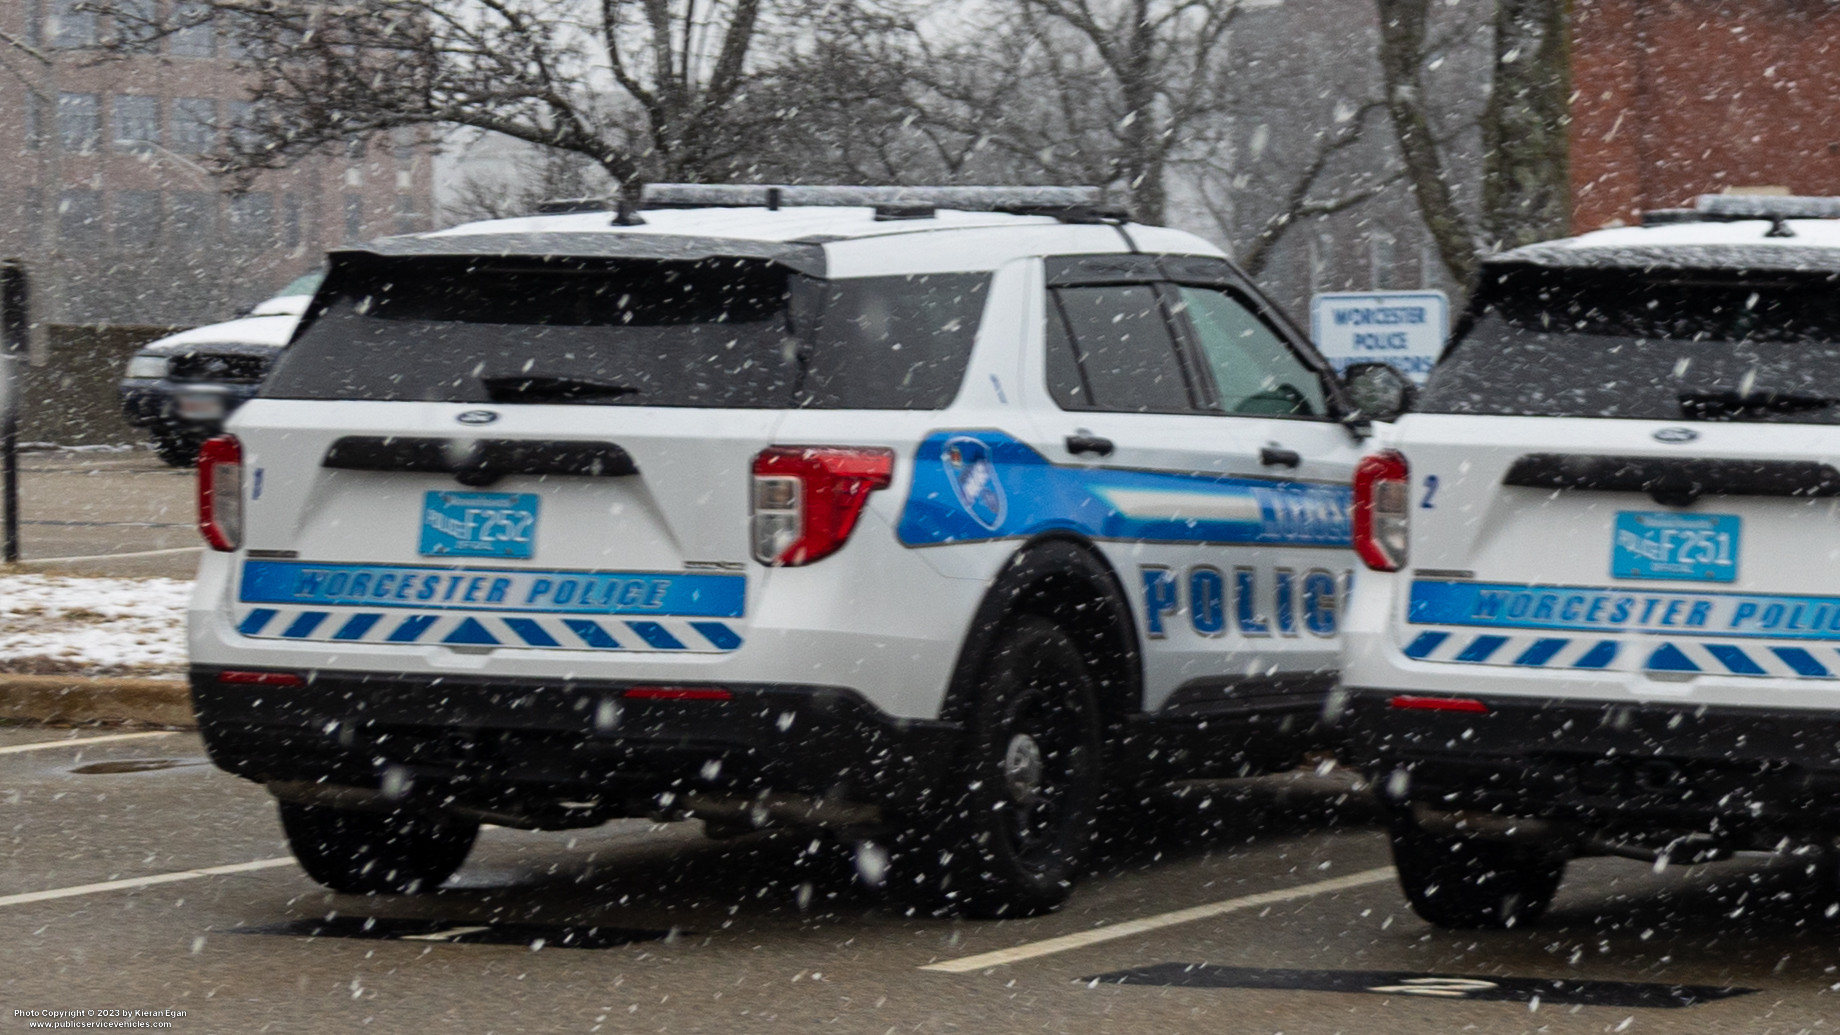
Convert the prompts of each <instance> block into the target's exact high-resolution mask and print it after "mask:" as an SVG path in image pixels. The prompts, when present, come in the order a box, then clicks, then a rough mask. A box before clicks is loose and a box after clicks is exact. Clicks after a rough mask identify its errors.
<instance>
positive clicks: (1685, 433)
mask: <svg viewBox="0 0 1840 1035" xmlns="http://www.w3.org/2000/svg"><path fill="white" fill-rule="evenodd" d="M461 419H462V420H464V419H465V418H464V417H463V418H461ZM1698 437H1699V432H1697V431H1694V430H1693V429H1692V428H1662V429H1661V430H1660V431H1657V432H1655V441H1656V442H1691V441H1693V440H1694V439H1696V438H1698Z"/></svg>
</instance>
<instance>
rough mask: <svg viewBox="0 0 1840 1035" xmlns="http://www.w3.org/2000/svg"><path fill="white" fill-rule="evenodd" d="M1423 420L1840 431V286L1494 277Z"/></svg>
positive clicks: (1755, 278)
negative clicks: (1710, 424)
mask: <svg viewBox="0 0 1840 1035" xmlns="http://www.w3.org/2000/svg"><path fill="white" fill-rule="evenodd" d="M1417 409H1419V410H1421V411H1424V412H1429V413H1469V414H1501V415H1530V416H1555V417H1617V418H1626V419H1640V420H1670V421H1672V420H1687V421H1691V420H1753V421H1774V422H1788V423H1801V424H1840V274H1835V273H1830V272H1820V273H1805V274H1804V273H1795V274H1787V273H1769V274H1763V273H1754V274H1746V273H1742V272H1739V271H1719V270H1647V271H1641V270H1631V269H1604V268H1567V269H1550V268H1545V267H1539V266H1529V265H1496V266H1491V267H1489V268H1488V270H1487V271H1486V272H1485V274H1484V279H1483V283H1482V285H1481V287H1480V288H1479V289H1478V293H1477V297H1476V298H1475V299H1474V300H1473V301H1472V302H1471V305H1470V313H1469V315H1468V317H1466V319H1465V321H1464V324H1463V326H1461V327H1459V328H1458V332H1457V335H1456V338H1455V339H1454V340H1453V341H1452V342H1451V344H1450V347H1449V349H1447V350H1446V352H1445V354H1444V357H1443V358H1442V359H1441V360H1440V361H1439V362H1438V365H1437V367H1436V369H1435V370H1433V372H1432V374H1431V380H1430V383H1429V384H1428V385H1427V386H1426V388H1425V392H1424V395H1423V396H1421V397H1420V400H1419V403H1418V406H1417Z"/></svg>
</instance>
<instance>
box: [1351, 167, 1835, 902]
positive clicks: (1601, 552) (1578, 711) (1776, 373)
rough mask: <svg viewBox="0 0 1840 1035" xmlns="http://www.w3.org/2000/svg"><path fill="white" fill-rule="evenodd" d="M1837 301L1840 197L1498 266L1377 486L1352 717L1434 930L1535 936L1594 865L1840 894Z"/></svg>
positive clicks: (1700, 209)
mask: <svg viewBox="0 0 1840 1035" xmlns="http://www.w3.org/2000/svg"><path fill="white" fill-rule="evenodd" d="M1837 281H1840V199H1833V198H1748V197H1725V196H1718V197H1707V198H1702V199H1700V201H1699V203H1698V206H1697V207H1696V208H1695V209H1691V210H1684V211H1673V212H1666V213H1659V214H1653V215H1651V216H1650V218H1649V220H1648V221H1647V225H1645V226H1642V227H1628V228H1620V229H1614V230H1605V231H1601V232H1597V233H1590V234H1585V235H1583V236H1581V237H1576V238H1571V239H1568V240H1563V241H1555V242H1551V243H1546V244H1537V245H1533V246H1531V247H1526V248H1520V249H1516V250H1513V251H1510V252H1507V253H1506V254H1503V255H1500V256H1497V257H1495V258H1493V259H1491V260H1489V261H1488V262H1487V263H1486V264H1485V265H1484V267H1483V273H1482V278H1481V284H1480V286H1479V287H1478V288H1477V289H1476V292H1475V294H1474V296H1473V298H1472V299H1471V301H1470V303H1469V307H1468V312H1467V314H1466V315H1465V316H1464V317H1463V319H1462V320H1461V321H1460V323H1459V325H1458V328H1457V330H1456V333H1455V337H1454V340H1453V341H1452V343H1451V345H1450V347H1449V349H1448V350H1447V351H1446V352H1445V353H1444V356H1443V358H1442V360H1441V361H1440V362H1439V364H1438V366H1437V368H1436V369H1435V370H1434V371H1433V373H1432V375H1431V379H1430V382H1429V384H1428V385H1427V386H1426V389H1425V393H1424V396H1423V397H1422V399H1421V400H1420V401H1419V403H1418V405H1417V408H1416V410H1415V412H1412V413H1409V414H1407V415H1406V416H1405V417H1403V418H1402V419H1401V420H1400V421H1399V422H1398V423H1397V424H1396V425H1395V426H1393V427H1392V428H1391V429H1390V441H1389V443H1388V445H1387V448H1386V449H1385V450H1384V451H1383V452H1380V453H1378V454H1377V455H1374V456H1370V457H1368V458H1367V459H1365V460H1363V461H1362V464H1361V467H1360V469H1359V470H1358V471H1357V473H1356V475H1355V519H1354V527H1355V547H1356V550H1357V551H1358V552H1359V554H1360V555H1361V558H1362V560H1363V561H1364V562H1365V563H1366V565H1367V566H1368V567H1369V568H1370V569H1372V570H1371V572H1370V573H1363V575H1362V576H1361V578H1360V579H1359V580H1357V588H1356V590H1355V593H1354V603H1353V607H1352V609H1351V611H1350V613H1349V618H1348V626H1347V654H1346V658H1345V663H1344V676H1345V679H1346V683H1347V687H1348V689H1347V691H1346V693H1347V702H1346V710H1345V713H1344V714H1345V719H1346V723H1347V726H1348V728H1349V729H1350V731H1351V734H1352V736H1353V737H1354V740H1355V743H1356V744H1357V745H1358V747H1359V750H1360V752H1361V754H1363V755H1364V756H1365V757H1366V758H1367V759H1368V760H1369V762H1370V764H1371V765H1372V766H1373V767H1374V769H1375V771H1376V775H1377V778H1378V780H1379V785H1380V787H1381V788H1382V790H1383V792H1384V794H1385V796H1386V799H1387V801H1388V802H1389V803H1390V805H1391V808H1392V810H1393V817H1394V822H1393V831H1392V837H1393V850H1394V858H1395V860H1396V861H1397V863H1398V870H1399V879H1400V883H1401V884H1402V885H1403V886H1404V889H1405V892H1406V895H1407V897H1408V898H1409V899H1410V900H1411V903H1412V905H1413V908H1415V909H1416V910H1417V911H1418V913H1419V915H1421V916H1423V917H1424V918H1425V919H1427V920H1430V921H1432V922H1434V923H1438V924H1444V925H1449V926H1457V927H1475V926H1504V925H1508V924H1513V923H1527V922H1531V921H1533V920H1534V919H1536V918H1537V917H1538V916H1539V915H1540V913H1541V912H1542V911H1543V910H1544V909H1545V908H1546V906H1547V903H1548V902H1550V901H1551V899H1552V897H1553V894H1554V891H1555V889H1556V888H1557V887H1558V886H1559V882H1560V880H1561V878H1562V875H1563V873H1564V869H1565V865H1566V861H1567V860H1568V859H1569V858H1572V857H1575V856H1583V855H1606V854H1608V855H1619V856H1629V857H1633V858H1637V859H1641V860H1643V861H1645V862H1648V863H1651V864H1655V865H1658V866H1661V865H1666V864H1667V863H1669V862H1676V863H1688V862H1699V861H1705V860H1710V859H1716V858H1720V857H1723V856H1726V855H1729V854H1731V853H1733V852H1736V851H1742V850H1765V851H1790V850H1795V851H1801V850H1808V851H1810V852H1811V853H1812V854H1810V855H1809V858H1810V859H1812V860H1817V861H1819V865H1820V866H1821V867H1828V866H1831V865H1832V864H1831V859H1832V856H1831V855H1830V854H1827V853H1829V852H1830V851H1831V848H1832V845H1833V844H1834V839H1835V836H1836V834H1840V805H1837V803H1840V795H1836V791H1840V703H1837V701H1840V697H1837V696H1836V694H1837V693H1840V653H1837V652H1836V649H1835V648H1836V646H1837V645H1840V595H1837V594H1836V589H1835V587H1836V586H1837V585H1840V550H1836V549H1835V548H1834V545H1833V543H1834V519H1835V514H1836V509H1835V508H1836V502H1835V501H1836V499H1840V468H1837V467H1836V463H1837V462H1840V461H1836V457H1840V292H1836V290H1835V283H1836V282H1837ZM1819 879H1822V880H1832V879H1833V875H1832V874H1826V875H1824V876H1822V877H1820V878H1819ZM1830 900H1831V896H1830V897H1829V898H1822V899H1820V901H1822V902H1827V901H1830Z"/></svg>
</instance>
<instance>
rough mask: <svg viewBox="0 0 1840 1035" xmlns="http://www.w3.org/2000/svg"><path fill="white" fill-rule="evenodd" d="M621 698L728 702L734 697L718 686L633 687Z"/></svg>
mask: <svg viewBox="0 0 1840 1035" xmlns="http://www.w3.org/2000/svg"><path fill="white" fill-rule="evenodd" d="M622 696H624V697H626V698H627V699H628V700H634V701H728V700H733V699H734V696H735V695H734V694H731V693H729V692H728V691H727V690H724V689H722V688H721V687H719V686H635V687H630V688H628V689H627V691H626V693H625V694H624V695H622Z"/></svg>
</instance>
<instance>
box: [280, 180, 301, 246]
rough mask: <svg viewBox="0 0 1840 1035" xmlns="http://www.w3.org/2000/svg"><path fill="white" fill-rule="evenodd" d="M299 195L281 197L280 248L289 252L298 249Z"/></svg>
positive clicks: (299, 239) (299, 238)
mask: <svg viewBox="0 0 1840 1035" xmlns="http://www.w3.org/2000/svg"><path fill="white" fill-rule="evenodd" d="M300 241H301V237H300V195H298V194H283V195H282V196H281V247H283V248H286V249H287V250H289V251H293V250H294V249H296V248H298V247H300Z"/></svg>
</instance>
